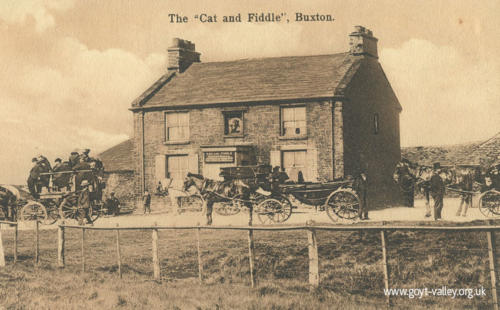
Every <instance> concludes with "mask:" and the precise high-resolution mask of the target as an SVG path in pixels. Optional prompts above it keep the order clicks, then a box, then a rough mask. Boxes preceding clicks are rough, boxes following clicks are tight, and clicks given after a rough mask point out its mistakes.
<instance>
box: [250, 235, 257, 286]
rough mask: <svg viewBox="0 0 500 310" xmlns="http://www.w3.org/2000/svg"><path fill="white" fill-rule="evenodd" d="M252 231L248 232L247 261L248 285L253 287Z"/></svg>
mask: <svg viewBox="0 0 500 310" xmlns="http://www.w3.org/2000/svg"><path fill="white" fill-rule="evenodd" d="M254 258H255V257H254V244H253V229H249V230H248V261H249V263H250V284H251V285H252V287H255V270H254Z"/></svg>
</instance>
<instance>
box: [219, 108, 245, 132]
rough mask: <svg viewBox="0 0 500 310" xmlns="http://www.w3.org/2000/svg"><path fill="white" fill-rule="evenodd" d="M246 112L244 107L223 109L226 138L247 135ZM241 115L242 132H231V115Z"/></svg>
mask: <svg viewBox="0 0 500 310" xmlns="http://www.w3.org/2000/svg"><path fill="white" fill-rule="evenodd" d="M245 112H246V110H244V109H236V110H224V111H222V117H223V120H224V137H225V138H234V137H243V136H244V135H245ZM237 114H238V115H240V117H239V118H240V120H241V124H240V128H241V130H240V132H238V133H230V132H229V118H230V117H231V116H235V115H237Z"/></svg>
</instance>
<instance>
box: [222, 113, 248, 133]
mask: <svg viewBox="0 0 500 310" xmlns="http://www.w3.org/2000/svg"><path fill="white" fill-rule="evenodd" d="M223 113H224V134H225V135H226V136H241V135H243V111H229V112H223Z"/></svg>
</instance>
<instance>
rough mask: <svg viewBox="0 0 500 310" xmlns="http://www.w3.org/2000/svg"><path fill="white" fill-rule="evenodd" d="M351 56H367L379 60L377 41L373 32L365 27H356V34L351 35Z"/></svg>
mask: <svg viewBox="0 0 500 310" xmlns="http://www.w3.org/2000/svg"><path fill="white" fill-rule="evenodd" d="M349 38H350V41H349V46H350V50H349V52H350V54H351V55H365V56H371V57H375V58H378V53H377V41H378V39H377V38H375V37H374V36H373V32H372V31H371V30H369V29H366V28H365V27H363V26H354V32H352V33H351V34H350V35H349Z"/></svg>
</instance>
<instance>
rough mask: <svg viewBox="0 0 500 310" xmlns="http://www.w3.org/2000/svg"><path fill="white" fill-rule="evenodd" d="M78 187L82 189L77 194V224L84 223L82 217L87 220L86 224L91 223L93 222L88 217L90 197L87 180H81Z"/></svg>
mask: <svg viewBox="0 0 500 310" xmlns="http://www.w3.org/2000/svg"><path fill="white" fill-rule="evenodd" d="M80 187H81V189H82V190H81V192H80V194H79V195H78V225H83V224H84V222H83V220H84V218H85V219H86V220H87V223H88V224H90V225H93V224H94V222H93V221H92V218H91V217H90V212H91V208H90V203H91V198H90V189H89V181H87V180H83V181H82V183H81V185H80Z"/></svg>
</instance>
